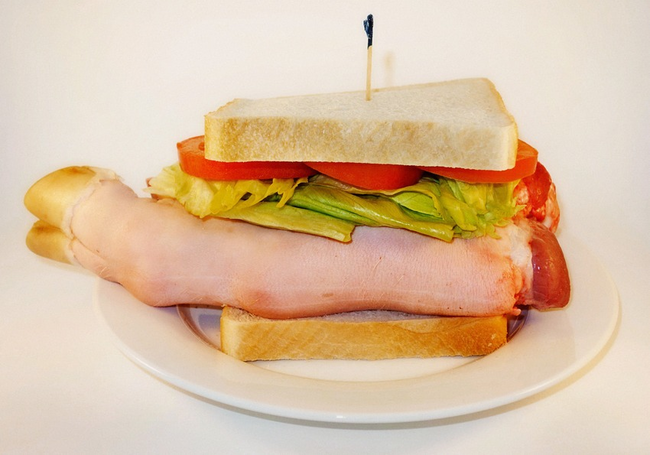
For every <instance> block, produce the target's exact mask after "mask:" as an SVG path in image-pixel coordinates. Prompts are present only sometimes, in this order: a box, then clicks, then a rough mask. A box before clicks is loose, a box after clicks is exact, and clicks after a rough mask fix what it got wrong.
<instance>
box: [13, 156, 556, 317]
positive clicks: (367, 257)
mask: <svg viewBox="0 0 650 455" xmlns="http://www.w3.org/2000/svg"><path fill="white" fill-rule="evenodd" d="M25 204H26V206H27V207H28V209H29V210H30V211H32V213H34V214H35V215H36V216H37V217H39V218H40V219H41V220H42V221H40V222H37V223H36V224H35V226H34V228H33V229H32V231H30V234H29V235H28V244H29V245H30V248H31V249H32V250H33V251H35V252H36V253H37V254H41V255H45V256H47V257H52V258H53V259H61V258H63V259H65V260H67V261H68V262H72V263H78V264H80V265H81V266H83V267H85V268H87V269H89V270H91V271H93V272H95V273H96V274H97V275H99V276H101V277H102V278H105V279H108V280H111V281H115V282H118V283H120V284H122V285H123V286H124V287H125V288H126V289H127V290H128V291H129V292H131V293H132V294H133V295H134V296H135V297H137V298H138V299H140V300H142V301H143V302H145V303H147V304H150V305H155V306H165V305H174V304H179V303H200V304H206V305H215V306H222V305H228V306H233V307H239V308H242V309H245V310H247V311H249V312H251V313H254V314H257V315H259V316H263V317H268V318H294V317H303V316H318V315H322V314H328V313H335V312H345V311H356V310H365V309H390V310H397V311H404V312H409V313H419V314H437V315H460V316H487V315H500V314H513V313H517V312H518V309H517V305H521V304H527V303H531V304H534V305H535V306H540V307H544V306H555V307H557V306H564V305H566V303H567V302H568V296H569V290H568V289H558V287H557V286H549V285H548V283H556V282H563V281H562V280H559V281H558V280H557V279H551V280H548V279H545V280H542V281H539V280H538V277H537V276H535V274H536V273H538V272H536V271H535V272H534V269H533V258H534V257H540V256H539V255H538V253H537V252H535V251H533V249H531V242H532V240H533V238H534V237H535V238H536V237H537V234H536V230H535V229H532V228H531V226H530V225H529V222H528V221H527V220H523V221H520V222H518V223H517V224H516V225H515V224H512V225H510V226H508V227H506V228H502V229H500V230H499V234H500V238H498V239H497V238H492V237H482V238H477V239H471V240H463V239H456V240H454V241H453V242H451V243H446V242H443V241H440V240H437V239H433V238H429V237H426V236H423V235H419V234H414V233H411V232H408V231H405V230H400V229H391V228H369V227H357V228H356V229H355V231H354V234H353V237H352V242H350V243H348V244H343V243H339V242H336V241H332V240H329V239H325V238H321V237H316V236H311V235H307V234H300V233H294V232H288V231H281V230H274V229H268V228H263V227H258V226H254V225H251V224H247V223H243V222H238V221H231V220H224V219H218V218H207V219H199V218H197V217H195V216H193V215H190V214H188V213H187V212H186V211H185V210H184V209H183V208H182V207H181V206H180V205H179V204H177V203H175V202H172V201H170V200H160V201H156V200H153V199H148V198H139V197H137V195H136V194H135V193H134V192H133V191H132V190H131V189H130V188H128V187H127V186H125V185H124V184H122V183H121V182H120V181H119V179H118V178H117V177H116V176H115V174H113V173H112V172H110V171H105V170H97V169H91V168H67V169H63V170H60V171H56V172H55V173H53V174H50V175H49V176H47V177H44V178H43V179H42V180H40V181H39V182H37V183H36V184H35V185H34V186H33V187H32V188H31V189H30V191H29V192H28V193H27V195H26V197H25ZM543 229H545V228H543ZM549 239H550V240H549ZM549 241H550V242H551V243H552V242H555V244H554V245H550V246H549V245H547V243H548V242H549ZM535 245H536V246H535V248H541V249H544V250H545V251H546V252H547V254H549V255H551V256H553V257H555V258H556V259H557V256H558V251H559V255H560V259H557V260H556V262H557V263H561V264H564V267H553V268H548V267H547V268H544V271H543V272H539V273H553V274H565V275H567V277H568V273H567V270H566V264H565V263H564V258H563V257H562V256H561V254H562V253H561V249H560V248H559V245H557V241H556V240H555V237H554V236H553V235H552V234H550V237H548V238H545V239H544V241H542V242H537V243H536V244H535ZM536 282H541V283H545V284H544V286H543V289H542V288H541V287H540V288H539V289H537V288H536V286H535V283H536ZM566 283H568V278H567V279H566ZM545 293H546V294H549V296H548V298H547V297H546V296H545V295H544V294H545ZM557 293H562V295H561V296H560V297H559V298H558V296H557V295H550V294H557ZM549 301H552V302H553V303H552V304H551V305H548V302H549Z"/></svg>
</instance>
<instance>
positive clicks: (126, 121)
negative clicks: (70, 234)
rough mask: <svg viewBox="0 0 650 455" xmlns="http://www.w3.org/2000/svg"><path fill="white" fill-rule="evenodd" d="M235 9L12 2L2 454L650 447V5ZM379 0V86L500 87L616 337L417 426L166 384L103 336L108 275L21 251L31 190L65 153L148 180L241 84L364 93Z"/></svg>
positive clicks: (254, 89)
mask: <svg viewBox="0 0 650 455" xmlns="http://www.w3.org/2000/svg"><path fill="white" fill-rule="evenodd" d="M243 3H244V2H242V5H239V2H234V1H233V2H218V1H215V2H209V1H200V0H195V1H189V2H180V1H179V2H160V1H156V2H154V1H136V2H120V1H115V0H108V1H103V2H92V1H87V2H78V1H57V2H48V1H28V2H17V1H6V0H3V1H0V43H1V44H0V68H1V70H0V140H1V143H0V144H1V146H0V151H1V153H2V159H3V163H2V165H0V172H1V179H0V185H1V186H0V189H1V191H0V202H1V206H2V208H3V214H2V216H1V218H0V220H1V223H0V228H1V238H2V242H0V248H1V252H2V254H0V308H1V312H0V453H3V454H4V453H66V454H68V453H84V454H85V453H246V454H256V453H264V454H271V453H278V454H280V453H282V454H287V453H301V454H302V453H400V454H415V453H418V454H424V453H471V452H475V453H499V454H502V453H511V452H512V453H515V452H516V453H648V452H649V451H650V436H649V434H650V433H648V431H647V430H648V424H649V422H650V411H649V409H650V387H648V379H649V378H650V367H649V366H648V365H649V364H650V362H649V361H648V358H650V335H649V333H650V331H649V330H648V321H650V305H649V303H650V278H649V276H648V275H649V272H650V267H649V266H650V259H649V257H650V240H649V236H648V234H647V231H648V228H647V226H648V224H650V215H649V213H650V147H649V145H648V144H650V123H649V120H648V119H649V118H650V89H649V86H650V83H649V81H650V53H648V51H647V46H648V43H650V27H648V23H650V4H649V3H648V2H644V1H636V2H633V1H623V2H614V1H609V2H608V1H594V2H586V1H580V2H565V1H551V2H518V1H499V2H482V1H473V2H394V1H391V2H371V1H365V2H356V3H355V4H354V6H351V5H348V3H350V2H343V1H334V2H318V3H317V2H298V1H295V2H280V3H277V4H275V3H273V4H271V2H269V4H267V3H266V2H257V1H256V2H246V3H245V5H244V4H243ZM456 3H462V4H459V5H456ZM371 12H372V13H374V15H375V26H376V28H375V46H374V48H373V49H374V72H373V85H374V86H376V87H379V86H385V85H399V84H407V83H416V82H428V81H435V80H444V79H451V78H457V77H474V76H485V77H489V78H491V79H492V80H493V81H494V82H495V83H496V85H497V87H498V88H499V90H500V92H501V94H502V95H503V97H504V99H505V102H506V104H507V106H508V108H509V109H510V111H511V112H512V113H513V114H514V115H515V117H516V118H517V121H518V123H519V128H520V135H521V136H522V138H524V139H525V140H528V141H530V142H531V143H533V144H534V145H536V146H537V147H538V148H539V150H540V153H541V157H542V162H543V163H544V164H545V165H546V166H547V167H548V168H549V170H550V171H551V174H552V175H553V177H554V179H555V181H556V183H557V186H558V191H559V195H560V200H561V204H562V209H563V225H562V230H565V231H568V232H571V233H572V234H575V235H579V236H581V237H582V238H583V239H584V242H585V244H586V245H588V247H589V249H590V250H591V251H592V252H593V253H594V254H595V255H596V256H597V257H598V258H599V259H600V260H601V261H602V263H603V264H604V265H605V267H606V268H607V269H608V270H609V272H610V274H611V275H612V277H613V279H614V281H615V282H616V285H617V287H618V290H619V293H620V300H621V308H622V310H621V318H620V323H619V326H618V327H617V330H616V333H615V335H614V337H613V338H612V340H611V341H610V342H609V343H608V345H607V347H606V348H605V349H604V350H603V352H602V353H601V354H600V355H599V356H598V357H597V358H596V359H595V360H594V361H593V362H591V363H590V364H589V365H588V366H587V367H586V368H584V369H582V370H581V371H580V372H579V373H577V374H575V375H573V376H571V377H570V378H569V379H567V380H565V381H563V382H562V383H560V384H559V385H557V386H554V387H552V388H551V389H549V390H547V391H545V392H543V393H541V394H539V395H536V396H533V397H532V398H529V399H526V400H524V401H521V402H517V403H514V404H512V405H508V406H505V407H502V408H498V409H494V410H490V411H486V412H481V413H478V414H473V415H469V416H464V417H456V418H451V419H445V420H438V421H428V422H420V423H412V424H394V425H379V426H342V425H334V424H317V423H310V422H299V421H288V420H285V419H281V418H269V417H265V416H261V415H254V414H251V413H248V412H240V411H237V410H234V409H229V408H226V407H223V406H220V405H217V404H215V403H212V402H208V401H205V400H202V399H200V398H197V397H195V396H192V395H189V394H187V393H185V392H183V391H181V390H178V389H175V388H173V387H170V386H169V385H167V384H166V383H164V382H162V381H160V380H158V379H157V378H155V377H153V376H151V375H150V374H148V373H147V372H145V371H143V370H142V369H140V368H139V367H137V366H136V365H135V364H134V363H133V362H131V361H130V360H128V359H127V358H126V357H125V356H124V355H123V354H121V353H120V351H118V349H117V348H116V347H115V346H114V344H113V343H112V342H111V340H110V337H109V336H108V335H107V333H106V332H105V331H104V330H102V329H101V327H100V324H99V323H98V320H97V316H96V315H95V313H94V311H93V308H92V305H91V299H92V291H93V287H94V285H95V279H94V277H92V276H91V275H89V274H88V273H85V272H84V271H82V270H80V269H75V268H72V267H68V266H62V265H58V264H54V263H52V262H50V261H47V260H43V259H41V258H38V257H36V256H34V255H32V254H31V253H29V252H28V251H27V249H26V248H25V247H24V235H25V233H26V232H27V230H28V228H29V226H30V225H31V223H32V221H33V218H32V217H31V215H30V214H28V213H27V212H26V210H24V208H23V206H22V196H23V194H24V192H25V191H26V189H27V188H28V187H29V185H30V184H31V183H33V182H34V181H35V180H36V179H38V178H39V177H41V176H42V175H44V174H46V173H47V172H50V171H52V170H54V169H56V168H58V167H63V166H66V165H70V164H92V165H97V166H103V167H108V168H111V169H114V170H115V171H117V172H118V173H119V174H121V175H122V176H123V177H124V179H125V181H126V182H127V183H128V184H130V185H131V186H133V187H135V188H141V187H142V186H143V182H144V179H145V178H146V177H148V176H151V175H153V174H154V173H156V172H157V170H158V169H159V168H160V167H161V166H163V165H166V164H168V163H170V162H171V161H173V159H174V151H175V150H174V147H175V143H176V141H178V140H180V139H183V138H185V137H189V136H192V135H197V134H201V132H202V116H203V114H205V113H206V112H208V111H210V110H213V109H215V108H217V107H218V106H220V105H221V104H223V103H224V102H226V101H228V100H230V99H232V98H235V97H260V96H276V95H290V94H299V93H313V92H327V91H335V90H356V89H360V90H363V88H364V87H365V86H364V84H365V36H364V33H363V28H362V21H363V19H364V18H365V15H366V14H368V13H371ZM571 266H573V267H579V266H580V265H579V264H571ZM531 355H534V353H531Z"/></svg>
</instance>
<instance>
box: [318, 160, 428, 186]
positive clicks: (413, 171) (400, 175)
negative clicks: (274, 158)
mask: <svg viewBox="0 0 650 455" xmlns="http://www.w3.org/2000/svg"><path fill="white" fill-rule="evenodd" d="M307 165H308V166H310V167H312V168H313V169H316V170H317V171H318V172H320V173H321V174H325V175H327V176H329V177H332V178H334V179H336V180H340V181H342V182H345V183H347V184H349V185H352V186H356V187H357V188H364V189H366V190H394V189H397V188H402V187H405V186H408V185H413V184H414V183H417V181H418V180H420V177H422V174H423V171H422V170H421V169H419V168H417V167H415V166H402V165H399V164H372V163H338V162H334V163H332V162H309V163H307Z"/></svg>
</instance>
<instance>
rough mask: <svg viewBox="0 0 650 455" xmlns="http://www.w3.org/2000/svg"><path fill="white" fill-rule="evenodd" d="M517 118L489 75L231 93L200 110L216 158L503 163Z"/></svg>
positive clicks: (510, 157) (209, 154)
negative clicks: (353, 88) (251, 95)
mask: <svg viewBox="0 0 650 455" xmlns="http://www.w3.org/2000/svg"><path fill="white" fill-rule="evenodd" d="M517 140H518V137H517V125H516V123H515V121H514V119H513V117H512V115H510V113H509V112H508V111H507V110H506V108H505V105H504V103H503V100H502V98H501V96H500V95H499V93H498V92H497V90H496V88H495V87H494V84H492V82H490V81H489V80H488V79H483V78H475V79H460V80H454V81H447V82H438V83H430V84H420V85H411V86H403V87H396V88H386V89H379V90H374V91H373V94H372V99H371V100H369V101H367V100H366V99H365V92H363V91H359V92H344V93H331V94H321V95H306V96H292V97H282V98H269V99H260V100H248V99H236V100H234V101H231V102H230V103H228V104H226V105H225V106H223V107H221V108H220V109H218V110H217V111H215V112H211V113H209V114H207V115H206V116H205V156H206V158H208V159H210V160H217V161H226V162H233V161H307V162H308V161H337V162H359V163H381V164H404V165H416V166H446V167H461V168H466V169H483V170H504V169H510V168H512V167H513V166H514V164H515V159H516V154H517Z"/></svg>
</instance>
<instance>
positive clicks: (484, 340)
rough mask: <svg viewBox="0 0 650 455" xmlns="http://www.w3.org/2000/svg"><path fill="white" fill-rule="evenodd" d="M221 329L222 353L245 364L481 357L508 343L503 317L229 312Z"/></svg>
mask: <svg viewBox="0 0 650 455" xmlns="http://www.w3.org/2000/svg"><path fill="white" fill-rule="evenodd" d="M220 327H221V349H222V351H223V352H225V353H226V354H228V355H230V356H232V357H235V358H237V359H239V360H243V361H254V360H280V359H291V360H299V359H303V360H304V359H356V360H380V359H393V358H404V357H423V358H425V357H441V356H480V355H486V354H489V353H491V352H494V351H495V350H496V349H498V348H499V347H501V346H503V345H504V344H505V343H506V340H507V318H506V317H505V316H494V317H436V316H414V315H407V314H405V313H397V312H390V311H362V312H354V313H346V314H339V315H331V316H324V317H317V318H301V319H284V320H278V319H267V318H261V317H258V316H255V315H253V314H251V313H248V312H246V311H244V310H241V309H237V308H232V307H226V308H224V310H223V312H222V315H221V322H220Z"/></svg>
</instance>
